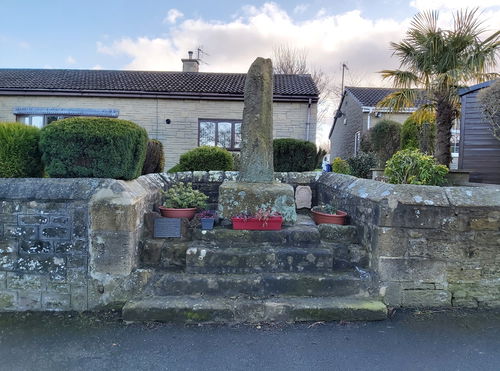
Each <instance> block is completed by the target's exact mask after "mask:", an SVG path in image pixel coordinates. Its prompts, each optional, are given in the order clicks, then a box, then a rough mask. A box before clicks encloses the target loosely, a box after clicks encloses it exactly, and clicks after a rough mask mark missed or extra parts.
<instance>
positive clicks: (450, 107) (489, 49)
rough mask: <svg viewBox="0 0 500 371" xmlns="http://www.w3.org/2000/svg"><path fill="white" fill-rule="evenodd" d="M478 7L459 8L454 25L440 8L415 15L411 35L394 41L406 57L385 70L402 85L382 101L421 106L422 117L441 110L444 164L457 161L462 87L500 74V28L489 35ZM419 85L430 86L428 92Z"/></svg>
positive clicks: (439, 146) (399, 53)
mask: <svg viewBox="0 0 500 371" xmlns="http://www.w3.org/2000/svg"><path fill="white" fill-rule="evenodd" d="M478 15H479V14H478V9H473V10H471V11H468V10H465V11H457V12H456V13H455V14H454V15H453V21H454V22H453V29H452V30H442V29H441V28H439V27H438V26H437V21H438V17H439V13H438V12H437V11H428V12H424V13H418V14H417V15H416V16H415V17H414V18H413V20H412V21H411V25H410V28H409V29H408V31H407V32H406V37H405V38H404V39H403V40H402V41H401V42H399V43H394V42H393V43H391V48H392V49H393V55H396V56H397V57H398V58H399V59H400V68H399V69H397V70H384V71H380V73H381V74H382V76H383V78H384V79H386V78H387V79H390V80H392V82H393V85H394V87H395V88H398V90H397V91H396V92H394V93H392V94H390V95H388V96H387V97H386V98H385V99H384V100H383V101H382V102H381V105H382V106H385V107H390V108H392V109H393V110H400V109H402V108H405V107H406V108H408V107H417V106H419V109H418V110H417V112H416V113H415V114H414V115H415V116H416V117H417V120H418V116H420V114H421V113H423V112H425V111H427V112H428V111H429V110H431V111H434V112H435V113H436V125H437V143H436V152H435V156H436V159H437V161H438V162H439V163H440V164H443V165H446V166H449V164H450V161H451V153H450V139H451V128H452V125H453V121H454V120H455V119H456V118H458V116H459V113H460V100H459V97H458V89H459V88H460V87H462V86H466V85H468V84H470V83H473V82H481V81H486V80H490V79H493V78H496V77H498V73H496V72H493V71H494V68H495V66H496V63H497V58H498V51H499V39H500V31H496V32H494V33H493V34H492V35H491V36H489V37H487V38H486V39H485V40H481V38H480V37H481V36H482V35H483V34H484V32H485V30H484V29H483V28H482V26H481V24H482V22H481V21H480V20H479V19H478ZM415 88H420V89H425V92H426V94H425V98H424V101H425V103H423V104H420V105H419V104H418V103H419V101H420V102H421V103H422V94H419V90H416V89H415Z"/></svg>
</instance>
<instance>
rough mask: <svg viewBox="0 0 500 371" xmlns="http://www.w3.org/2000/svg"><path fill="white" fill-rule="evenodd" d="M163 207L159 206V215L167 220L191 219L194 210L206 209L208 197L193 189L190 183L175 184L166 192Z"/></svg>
mask: <svg viewBox="0 0 500 371" xmlns="http://www.w3.org/2000/svg"><path fill="white" fill-rule="evenodd" d="M162 193H163V195H164V196H165V201H164V202H163V206H160V207H159V209H160V213H161V215H162V216H165V217H167V218H188V219H192V218H193V217H194V214H195V213H196V209H197V208H199V209H202V208H204V207H206V204H207V199H208V196H207V195H205V194H204V193H203V192H201V191H198V190H195V189H193V185H192V184H191V183H182V182H180V183H177V184H174V185H173V186H172V187H170V188H169V189H168V190H167V191H166V192H165V191H162Z"/></svg>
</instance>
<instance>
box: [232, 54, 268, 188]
mask: <svg viewBox="0 0 500 371" xmlns="http://www.w3.org/2000/svg"><path fill="white" fill-rule="evenodd" d="M273 180H274V167H273V65H272V63H271V60H270V59H264V58H257V59H256V60H255V62H253V64H252V66H251V67H250V69H249V70H248V74H247V77H246V80H245V107H244V108H243V123H242V125H241V154H240V174H239V177H238V181H240V182H249V183H271V182H272V181H273Z"/></svg>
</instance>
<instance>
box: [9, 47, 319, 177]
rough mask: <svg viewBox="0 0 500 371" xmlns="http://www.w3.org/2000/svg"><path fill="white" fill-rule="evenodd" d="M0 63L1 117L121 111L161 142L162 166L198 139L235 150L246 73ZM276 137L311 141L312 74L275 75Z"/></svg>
mask: <svg viewBox="0 0 500 371" xmlns="http://www.w3.org/2000/svg"><path fill="white" fill-rule="evenodd" d="M182 62H183V71H182V72H160V71H113V70H107V71H105V70H60V69H0V121H19V122H24V123H26V124H29V125H34V126H37V127H43V126H45V125H48V124H50V123H51V122H52V121H55V120H58V119H61V118H64V117H70V116H104V117H118V118H120V119H125V120H130V121H133V122H135V123H137V124H139V125H141V126H143V127H144V128H145V129H146V130H147V132H148V134H149V137H150V138H154V139H158V140H160V141H162V142H163V145H164V148H165V155H166V166H165V168H166V169H169V168H170V167H172V166H173V165H175V164H176V163H177V162H178V160H179V156H180V155H181V154H182V153H184V152H186V151H188V150H190V149H192V148H194V147H197V146H199V145H217V146H221V147H225V148H227V149H228V150H232V151H238V150H239V147H240V140H241V138H240V126H241V120H242V114H243V90H244V84H245V77H246V74H244V73H202V72H198V67H199V61H198V60H197V59H193V58H192V56H191V54H190V56H189V58H188V59H182ZM273 101H274V104H273V110H274V111H273V118H274V137H276V138H296V139H302V140H307V141H311V142H315V140H316V116H317V102H318V89H317V88H316V85H315V84H314V82H313V80H312V78H311V76H310V75H275V77H274V97H273Z"/></svg>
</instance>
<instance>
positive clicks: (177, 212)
mask: <svg viewBox="0 0 500 371" xmlns="http://www.w3.org/2000/svg"><path fill="white" fill-rule="evenodd" d="M159 209H160V213H161V216H165V217H167V218H187V219H193V217H194V214H196V208H195V207H190V208H187V209H175V208H171V207H165V206H159Z"/></svg>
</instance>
